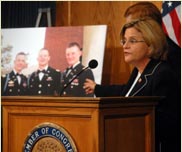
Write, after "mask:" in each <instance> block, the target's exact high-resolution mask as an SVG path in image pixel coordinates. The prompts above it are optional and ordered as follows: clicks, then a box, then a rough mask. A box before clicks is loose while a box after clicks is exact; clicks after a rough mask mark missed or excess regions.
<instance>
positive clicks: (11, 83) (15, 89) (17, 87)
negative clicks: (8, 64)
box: [1, 71, 28, 96]
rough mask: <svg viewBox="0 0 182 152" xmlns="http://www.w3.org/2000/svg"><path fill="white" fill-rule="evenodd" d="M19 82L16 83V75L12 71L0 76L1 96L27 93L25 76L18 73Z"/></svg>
mask: <svg viewBox="0 0 182 152" xmlns="http://www.w3.org/2000/svg"><path fill="white" fill-rule="evenodd" d="M20 77H21V83H20V84H19V83H18V79H17V76H16V75H15V73H14V72H13V71H11V72H10V73H9V74H6V75H3V76H1V94H2V95H3V96H17V95H27V89H28V84H27V77H26V76H25V75H23V74H21V75H20Z"/></svg>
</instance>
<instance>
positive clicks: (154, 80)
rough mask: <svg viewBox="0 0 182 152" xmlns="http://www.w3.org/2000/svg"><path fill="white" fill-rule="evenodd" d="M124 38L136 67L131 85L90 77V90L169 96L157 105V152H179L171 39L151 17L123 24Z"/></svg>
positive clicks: (126, 51) (177, 98)
mask: <svg viewBox="0 0 182 152" xmlns="http://www.w3.org/2000/svg"><path fill="white" fill-rule="evenodd" d="M120 38H121V45H122V47H123V51H124V59H125V62H127V63H129V64H131V65H133V66H134V69H133V71H132V73H131V76H130V78H129V80H128V82H127V84H123V85H109V86H103V85H98V84H96V83H95V82H94V81H92V80H89V79H87V80H86V82H85V84H84V88H85V91H86V93H87V94H89V93H93V92H94V93H95V95H96V96H97V97H106V96H125V97H128V96H165V99H164V100H163V101H161V102H160V104H159V105H158V107H157V108H156V152H159V151H160V150H161V149H162V150H161V151H162V152H169V151H170V152H171V151H173V152H178V147H177V145H179V144H178V143H180V121H178V120H180V119H179V118H178V117H180V113H179V112H180V88H179V85H178V81H177V78H176V75H175V73H174V72H173V70H172V69H171V67H170V65H168V63H167V62H166V61H165V59H166V52H167V42H166V37H165V34H164V32H163V30H162V28H161V26H160V25H159V24H158V23H157V22H156V21H154V20H153V19H151V18H140V19H136V20H133V21H131V22H129V23H126V24H125V25H124V26H123V28H122V30H121V33H120ZM174 102H175V103H174ZM177 102H178V103H177ZM178 134H179V135H178ZM159 149H160V150H159Z"/></svg>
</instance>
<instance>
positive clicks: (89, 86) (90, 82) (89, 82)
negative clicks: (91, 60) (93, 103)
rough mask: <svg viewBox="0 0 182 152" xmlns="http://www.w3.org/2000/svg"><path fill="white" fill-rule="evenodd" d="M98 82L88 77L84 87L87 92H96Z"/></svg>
mask: <svg viewBox="0 0 182 152" xmlns="http://www.w3.org/2000/svg"><path fill="white" fill-rule="evenodd" d="M95 86H96V83H95V82H94V81H93V80H90V79H86V80H85V83H84V86H83V88H84V89H85V92H86V94H90V93H94V90H95Z"/></svg>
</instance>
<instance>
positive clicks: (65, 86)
mask: <svg viewBox="0 0 182 152" xmlns="http://www.w3.org/2000/svg"><path fill="white" fill-rule="evenodd" d="M88 68H89V66H88V67H85V68H83V69H82V70H81V71H80V72H78V73H77V74H76V75H74V76H73V78H72V79H71V80H70V81H69V82H68V83H67V84H65V85H64V87H63V89H62V90H61V91H60V96H61V95H62V93H63V91H64V90H65V89H66V88H67V87H68V86H69V85H70V84H71V82H73V80H75V79H76V78H77V77H78V76H79V75H80V74H81V73H82V72H83V71H85V70H87V69H88Z"/></svg>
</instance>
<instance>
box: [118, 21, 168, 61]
mask: <svg viewBox="0 0 182 152" xmlns="http://www.w3.org/2000/svg"><path fill="white" fill-rule="evenodd" d="M132 27H133V28H135V29H136V30H137V31H139V32H141V34H142V36H143V38H144V41H145V42H146V44H147V45H148V46H149V47H150V52H149V57H150V58H153V59H162V60H166V53H167V41H166V37H165V34H164V32H163V29H162V28H161V26H160V24H158V23H157V22H156V21H155V20H153V19H151V18H139V19H136V20H133V21H131V22H129V23H126V24H125V25H124V26H123V28H122V29H121V33H120V39H124V35H125V31H126V29H128V28H132Z"/></svg>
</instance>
